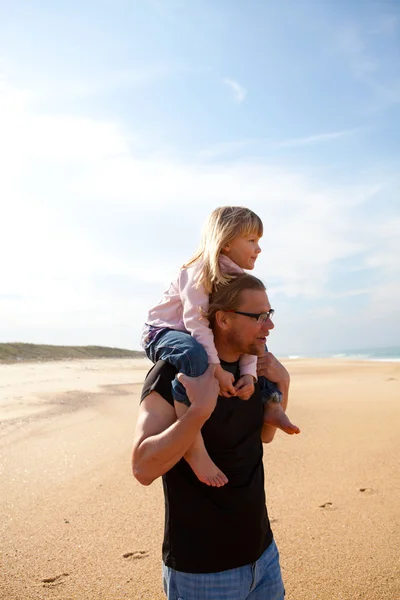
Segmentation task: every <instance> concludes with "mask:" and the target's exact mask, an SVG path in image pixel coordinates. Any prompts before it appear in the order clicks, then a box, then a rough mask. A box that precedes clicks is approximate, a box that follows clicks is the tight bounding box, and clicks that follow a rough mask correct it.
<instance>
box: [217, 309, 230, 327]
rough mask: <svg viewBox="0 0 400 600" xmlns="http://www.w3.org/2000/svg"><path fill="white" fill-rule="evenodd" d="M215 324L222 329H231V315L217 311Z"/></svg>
mask: <svg viewBox="0 0 400 600" xmlns="http://www.w3.org/2000/svg"><path fill="white" fill-rule="evenodd" d="M215 323H216V325H217V326H218V327H219V328H220V329H224V330H225V329H227V328H228V327H229V315H228V314H227V313H226V312H225V311H224V310H217V312H216V313H215Z"/></svg>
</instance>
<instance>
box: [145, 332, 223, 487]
mask: <svg viewBox="0 0 400 600" xmlns="http://www.w3.org/2000/svg"><path fill="white" fill-rule="evenodd" d="M149 354H150V355H151V357H152V359H153V362H157V361H158V360H165V361H167V362H169V363H171V364H172V365H174V367H176V369H177V370H178V371H179V372H180V373H184V374H185V375H188V376H189V377H199V376H200V375H203V373H204V372H205V371H206V369H207V367H208V356H207V353H206V351H205V350H204V348H203V346H202V345H201V344H199V342H197V341H196V340H195V339H194V338H193V337H192V336H191V335H190V334H188V333H185V332H184V331H175V330H172V329H169V330H166V331H165V332H164V333H163V334H161V335H159V336H158V338H156V339H155V341H154V342H152V343H151V344H150V352H149ZM172 393H173V397H174V401H175V402H174V405H175V411H176V415H177V417H178V419H179V417H181V416H182V415H184V414H185V412H186V411H187V410H188V407H189V406H190V400H189V398H188V396H187V393H186V390H185V388H184V386H183V385H182V384H181V383H180V382H179V381H178V380H177V379H174V380H173V382H172ZM184 458H185V460H186V461H187V462H188V463H189V465H190V466H191V467H192V469H193V471H194V473H195V474H196V476H197V478H198V479H199V480H200V481H202V482H203V483H205V484H206V485H211V486H213V487H221V486H223V485H225V483H227V482H228V479H227V478H226V476H225V475H224V473H222V471H220V469H218V467H217V465H216V464H215V463H214V462H213V461H212V460H211V458H210V455H209V454H208V452H207V450H206V447H205V445H204V441H203V437H202V435H201V434H199V435H198V436H197V439H196V441H195V442H194V443H193V445H192V446H191V447H190V448H189V450H188V451H187V452H186V454H185V457H184Z"/></svg>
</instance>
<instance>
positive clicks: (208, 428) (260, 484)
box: [142, 361, 272, 573]
mask: <svg viewBox="0 0 400 600" xmlns="http://www.w3.org/2000/svg"><path fill="white" fill-rule="evenodd" d="M221 366H222V367H223V368H224V369H225V370H226V371H229V372H231V373H233V375H234V376H235V380H236V379H237V378H238V377H239V370H238V363H236V362H235V363H224V362H221ZM175 375H176V369H175V368H174V367H173V366H172V365H170V364H169V363H166V362H164V361H159V362H158V363H157V364H156V365H155V366H154V367H153V368H152V369H151V371H150V372H149V373H148V374H147V377H146V381H145V383H144V386H143V392H142V400H143V399H144V398H145V397H146V396H147V395H148V394H149V393H150V392H151V391H153V390H154V391H156V392H158V393H159V394H160V395H161V396H162V397H163V398H164V399H165V400H166V401H167V402H169V403H170V404H172V405H173V398H172V392H171V381H172V379H173V378H174V377H175ZM262 423H263V405H262V402H261V394H260V391H259V388H258V385H257V384H256V390H255V392H254V394H253V396H252V397H251V398H250V399H249V400H246V401H243V400H240V398H237V397H234V398H224V397H223V396H219V397H218V400H217V405H216V407H215V409H214V412H213V413H212V415H211V416H210V418H209V419H208V420H207V421H206V423H205V424H204V426H203V428H202V430H201V433H202V435H203V439H204V443H205V446H206V448H207V450H208V453H209V454H210V456H211V458H212V460H213V461H214V462H215V464H216V465H218V467H219V468H220V469H221V470H222V471H223V472H224V473H225V475H226V476H227V477H228V479H229V483H228V484H226V485H224V486H223V487H221V488H213V487H210V486H207V485H205V484H204V483H201V482H200V481H199V480H198V479H197V477H196V475H195V474H194V473H193V471H192V469H191V468H190V466H189V465H188V463H187V462H186V461H185V460H184V459H181V460H180V461H179V462H178V463H177V464H176V465H175V466H174V467H172V469H170V470H169V471H168V472H167V473H165V475H164V476H163V486H164V496H165V531H164V543H163V560H164V562H165V564H166V565H167V566H169V567H171V568H173V569H176V570H177V571H184V572H186V573H215V572H218V571H225V570H227V569H234V568H237V567H241V566H243V565H246V564H250V563H252V562H255V561H256V560H258V559H259V558H260V556H261V554H262V553H263V552H264V551H265V550H266V548H267V547H268V546H269V544H270V543H271V541H272V531H271V528H270V524H269V519H268V514H267V508H266V505H265V492H264V468H263V463H262V455H263V448H262V442H261V429H262Z"/></svg>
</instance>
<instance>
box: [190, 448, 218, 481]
mask: <svg viewBox="0 0 400 600" xmlns="http://www.w3.org/2000/svg"><path fill="white" fill-rule="evenodd" d="M185 459H186V461H187V462H188V463H189V465H190V466H191V467H192V469H193V471H194V473H195V475H196V476H197V479H199V480H200V481H201V482H202V483H205V484H206V485H210V486H212V487H222V486H223V485H225V484H226V483H228V478H227V477H226V475H224V473H223V472H222V471H221V470H220V469H218V467H217V465H216V464H215V463H214V462H213V461H212V460H211V458H210V456H209V455H208V452H207V450H206V449H205V447H204V448H203V449H200V448H189V450H188V451H187V452H186V454H185Z"/></svg>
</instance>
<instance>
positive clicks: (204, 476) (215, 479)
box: [174, 401, 228, 487]
mask: <svg viewBox="0 0 400 600" xmlns="http://www.w3.org/2000/svg"><path fill="white" fill-rule="evenodd" d="M174 405H175V411H176V416H177V417H178V419H179V417H182V416H183V415H184V414H185V412H186V411H187V410H188V406H186V405H185V404H183V403H181V402H176V401H175V402H174ZM184 459H185V460H186V461H187V462H188V463H189V465H190V466H191V468H192V470H193V471H194V473H195V475H196V476H197V479H199V480H200V481H201V482H202V483H205V484H206V485H211V486H213V487H222V486H223V485H225V484H226V483H228V478H227V477H226V476H225V474H224V473H223V472H222V471H221V470H220V469H218V467H217V465H216V464H215V463H214V462H213V461H212V460H211V458H210V455H209V454H208V452H207V450H206V447H205V445H204V440H203V436H202V435H201V433H199V434H198V436H197V438H196V440H195V441H194V442H193V444H192V445H191V446H190V448H189V450H188V451H187V452H186V454H185V455H184Z"/></svg>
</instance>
